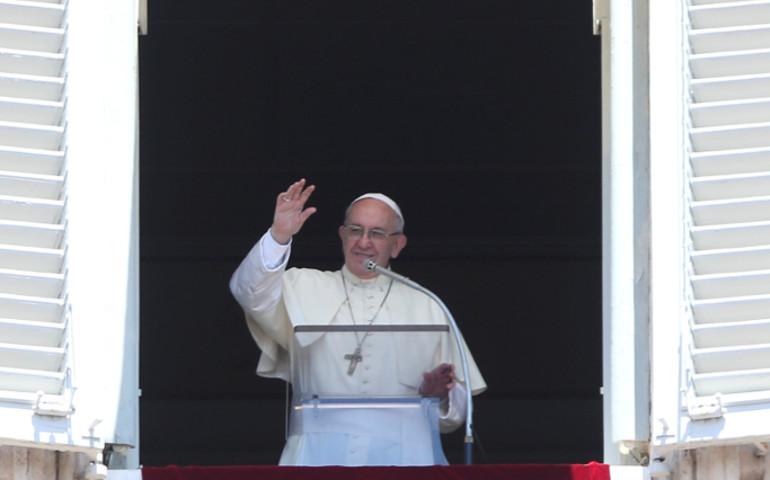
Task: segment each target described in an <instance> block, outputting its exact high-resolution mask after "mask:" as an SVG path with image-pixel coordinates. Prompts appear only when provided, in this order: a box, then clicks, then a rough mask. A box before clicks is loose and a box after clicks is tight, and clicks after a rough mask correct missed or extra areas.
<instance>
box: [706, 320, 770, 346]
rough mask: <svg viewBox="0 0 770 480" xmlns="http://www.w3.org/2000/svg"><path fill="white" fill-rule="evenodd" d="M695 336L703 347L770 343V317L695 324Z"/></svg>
mask: <svg viewBox="0 0 770 480" xmlns="http://www.w3.org/2000/svg"><path fill="white" fill-rule="evenodd" d="M693 336H694V337H695V340H696V343H697V344H698V345H700V346H701V348H712V347H720V346H724V345H733V346H734V345H757V344H762V343H770V319H766V320H765V319H762V320H748V321H743V322H726V323H712V324H707V325H695V326H694V327H693Z"/></svg>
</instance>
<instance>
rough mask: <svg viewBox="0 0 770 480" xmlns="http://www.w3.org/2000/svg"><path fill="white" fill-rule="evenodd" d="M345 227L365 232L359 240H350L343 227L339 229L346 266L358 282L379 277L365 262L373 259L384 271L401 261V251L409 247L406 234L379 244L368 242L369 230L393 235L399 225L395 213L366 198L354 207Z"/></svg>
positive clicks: (379, 202)
mask: <svg viewBox="0 0 770 480" xmlns="http://www.w3.org/2000/svg"><path fill="white" fill-rule="evenodd" d="M345 224H346V225H357V226H359V227H361V228H363V229H364V230H365V233H364V235H361V237H360V238H357V239H351V238H348V236H347V234H346V232H345V227H344V226H341V227H340V229H339V234H340V238H341V239H342V252H343V254H344V255H345V265H346V266H347V267H348V270H350V272H351V273H352V274H353V275H355V276H357V277H359V278H374V277H376V276H377V274H376V273H373V272H370V271H368V270H367V269H366V268H364V261H365V260H368V259H372V260H374V261H375V262H377V265H380V266H381V267H385V266H387V265H388V263H390V259H391V258H396V257H398V254H399V253H400V252H401V249H402V248H404V246H405V245H406V236H405V235H403V234H401V235H390V236H388V237H386V238H385V239H384V240H383V241H379V242H377V241H375V242H373V241H372V240H370V239H369V235H368V232H369V231H370V230H374V229H379V230H382V231H384V232H386V233H393V232H395V231H396V227H397V225H398V217H397V216H396V212H394V211H393V210H392V209H391V208H390V207H389V206H387V205H386V204H385V203H383V202H381V201H379V200H377V199H374V198H365V199H363V200H360V201H358V202H356V203H355V204H353V207H351V209H350V212H349V213H348V217H347V218H346V219H345Z"/></svg>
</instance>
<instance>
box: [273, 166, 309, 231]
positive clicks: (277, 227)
mask: <svg viewBox="0 0 770 480" xmlns="http://www.w3.org/2000/svg"><path fill="white" fill-rule="evenodd" d="M313 190H315V185H310V186H309V187H307V188H305V179H304V178H303V179H301V180H298V181H296V182H294V183H292V184H291V186H290V187H289V189H288V190H286V191H285V192H282V193H280V194H279V195H278V198H277V199H276V202H275V214H274V215H273V225H272V226H271V227H270V234H271V235H272V236H273V239H274V240H275V241H276V242H278V243H280V244H283V245H286V244H287V243H289V240H291V237H292V236H294V235H295V234H296V233H297V232H299V231H300V229H302V225H304V224H305V220H307V219H308V217H310V215H312V214H314V213H315V212H316V208H315V207H308V208H305V203H306V202H307V200H308V199H309V198H310V195H311V194H312V193H313Z"/></svg>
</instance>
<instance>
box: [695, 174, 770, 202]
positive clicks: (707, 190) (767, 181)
mask: <svg viewBox="0 0 770 480" xmlns="http://www.w3.org/2000/svg"><path fill="white" fill-rule="evenodd" d="M692 189H693V195H694V196H695V199H696V200H698V201H708V200H724V199H730V198H747V197H759V196H762V195H766V194H767V192H770V172H762V173H754V174H743V173H742V174H736V175H715V176H709V177H706V176H704V177H698V178H695V179H693V181H692Z"/></svg>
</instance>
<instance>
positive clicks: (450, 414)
mask: <svg viewBox="0 0 770 480" xmlns="http://www.w3.org/2000/svg"><path fill="white" fill-rule="evenodd" d="M466 395H467V394H466V390H465V386H464V385H463V384H462V383H460V382H456V383H455V386H454V388H452V389H451V390H449V395H448V396H447V399H448V401H449V402H448V403H449V405H448V406H447V408H446V412H444V409H443V408H442V409H441V413H440V414H439V429H440V430H441V433H449V432H453V431H455V430H457V428H459V427H460V425H462V424H463V423H464V422H465V416H466V415H467V412H468V405H467V404H468V400H467V396H466Z"/></svg>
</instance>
